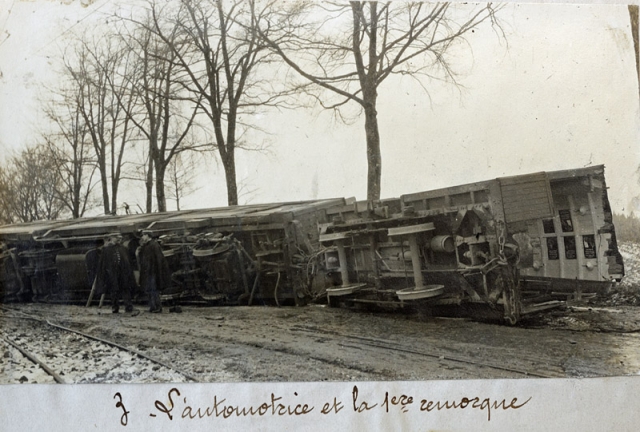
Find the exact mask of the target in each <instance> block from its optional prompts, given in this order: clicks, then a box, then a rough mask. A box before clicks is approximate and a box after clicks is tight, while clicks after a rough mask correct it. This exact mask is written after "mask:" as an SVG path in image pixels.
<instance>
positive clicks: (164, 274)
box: [96, 231, 179, 315]
mask: <svg viewBox="0 0 640 432" xmlns="http://www.w3.org/2000/svg"><path fill="white" fill-rule="evenodd" d="M136 258H137V261H138V263H139V265H140V288H141V290H142V292H146V293H147V295H148V296H149V312H151V313H160V312H162V303H161V301H160V293H161V292H162V291H164V289H165V288H167V287H168V286H169V284H170V283H171V271H170V270H169V265H168V263H167V261H166V259H165V257H164V255H163V254H162V248H161V247H160V245H159V244H158V242H157V241H156V240H154V239H153V238H152V237H151V233H150V232H148V231H142V232H141V235H140V246H139V247H138V249H137V250H136ZM136 287H137V284H136V279H135V276H134V273H133V266H132V265H131V261H130V260H129V250H128V249H127V248H126V247H125V246H124V245H123V244H122V236H121V235H120V234H117V233H115V234H109V235H107V237H106V238H105V242H104V246H103V247H102V253H101V254H100V260H99V262H98V271H97V274H96V289H97V292H98V293H109V296H110V297H111V311H112V312H113V313H118V312H119V311H120V298H122V300H123V302H124V306H125V312H127V313H131V314H132V315H137V314H139V313H140V312H139V311H137V310H135V309H134V308H133V302H132V297H133V295H134V293H135V291H136ZM174 311H179V310H177V309H175V308H174Z"/></svg>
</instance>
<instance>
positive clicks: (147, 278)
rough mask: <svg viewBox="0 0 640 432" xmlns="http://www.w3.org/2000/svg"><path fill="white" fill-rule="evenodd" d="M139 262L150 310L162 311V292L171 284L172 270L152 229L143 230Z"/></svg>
mask: <svg viewBox="0 0 640 432" xmlns="http://www.w3.org/2000/svg"><path fill="white" fill-rule="evenodd" d="M140 234H141V237H140V248H139V249H138V263H139V264H140V287H141V288H142V290H143V291H145V292H146V293H147V294H148V295H149V312H151V313H160V312H162V303H161V302H160V293H161V292H162V291H164V290H165V289H166V288H168V287H169V286H170V285H171V271H170V270H169V264H168V263H167V260H166V258H165V257H164V254H163V253H162V248H161V247H160V245H159V244H158V242H157V241H155V240H154V239H153V238H152V237H151V232H150V231H141V233H140Z"/></svg>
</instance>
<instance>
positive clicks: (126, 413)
mask: <svg viewBox="0 0 640 432" xmlns="http://www.w3.org/2000/svg"><path fill="white" fill-rule="evenodd" d="M116 397H117V398H118V399H120V401H119V402H118V403H116V408H122V411H123V413H122V417H120V424H121V425H122V426H126V425H127V422H128V421H129V411H127V409H126V408H125V406H124V404H123V403H122V395H121V394H120V392H118V393H116V394H114V395H113V398H114V399H115V398H116Z"/></svg>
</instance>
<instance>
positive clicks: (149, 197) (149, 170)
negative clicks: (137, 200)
mask: <svg viewBox="0 0 640 432" xmlns="http://www.w3.org/2000/svg"><path fill="white" fill-rule="evenodd" d="M144 184H145V187H146V188H147V207H146V212H147V213H151V212H152V211H153V158H152V157H151V152H149V166H148V167H147V178H146V180H145V182H144Z"/></svg>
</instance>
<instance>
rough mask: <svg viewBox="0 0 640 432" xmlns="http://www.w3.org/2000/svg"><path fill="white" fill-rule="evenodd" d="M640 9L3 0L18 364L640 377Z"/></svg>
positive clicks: (107, 375)
mask: <svg viewBox="0 0 640 432" xmlns="http://www.w3.org/2000/svg"><path fill="white" fill-rule="evenodd" d="M638 20H639V18H638V7H637V6H634V5H624V4H613V5H595V4H586V5H584V4H583V5H578V4H530V3H529V4H524V3H523V4H519V3H511V2H510V3H456V2H454V3H426V2H409V1H393V2H376V1H362V2H361V1H351V2H347V1H306V0H299V1H298V0H288V1H287V0H139V1H138V0H126V1H125V0H58V1H53V0H32V1H9V0H6V1H3V2H2V7H1V8H0V31H1V34H0V335H1V337H2V340H1V342H0V358H1V359H2V361H1V362H0V383H1V384H35V383H37V384H45V383H51V384H53V383H67V384H77V383H111V384H113V383H136V384H140V383H187V382H195V383H234V382H249V383H259V382H303V383H304V382H319V381H340V382H363V381H424V380H471V379H513V378H515V379H528V378H593V377H614V376H615V377H620V376H635V375H638V374H640V338H638V332H640V262H639V260H640V219H639V217H638V212H640V186H639V179H640V176H639V174H640V147H638V142H639V140H638V139H639V137H640V136H639V135H640V90H639V85H638V83H639V78H640V66H639V64H640V60H639V55H638V53H639V48H638Z"/></svg>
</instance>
